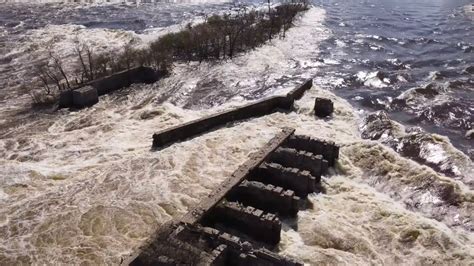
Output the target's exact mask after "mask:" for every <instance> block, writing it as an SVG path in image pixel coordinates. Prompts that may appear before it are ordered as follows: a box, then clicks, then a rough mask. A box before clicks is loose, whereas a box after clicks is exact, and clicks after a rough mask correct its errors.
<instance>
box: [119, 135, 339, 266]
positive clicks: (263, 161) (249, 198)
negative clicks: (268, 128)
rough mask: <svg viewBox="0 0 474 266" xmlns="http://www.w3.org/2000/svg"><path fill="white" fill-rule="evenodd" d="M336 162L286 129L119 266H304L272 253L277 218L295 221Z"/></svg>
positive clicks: (331, 153)
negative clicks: (307, 198) (291, 217)
mask: <svg viewBox="0 0 474 266" xmlns="http://www.w3.org/2000/svg"><path fill="white" fill-rule="evenodd" d="M338 156H339V147H338V146H337V145H335V144H334V143H332V142H327V141H324V140H319V139H314V138H309V137H305V136H297V135H294V129H291V128H285V129H283V130H282V131H281V132H280V133H279V134H277V135H276V136H275V137H274V138H273V139H272V140H270V141H269V142H268V143H267V144H266V145H264V146H263V147H262V148H261V149H260V150H259V151H258V152H256V153H253V154H252V155H251V156H250V158H249V159H248V160H247V161H246V162H245V163H243V164H242V165H241V166H239V167H238V168H237V170H236V171H235V172H234V173H233V174H232V175H231V176H230V177H229V178H228V179H226V180H225V181H224V182H223V183H222V184H221V185H220V186H218V187H217V188H216V189H215V190H214V191H213V192H212V193H210V194H209V196H208V197H206V198H204V199H203V200H202V201H201V202H200V203H199V205H198V206H196V207H195V208H193V209H191V210H190V211H189V212H188V213H186V214H185V215H184V216H182V217H180V218H178V219H176V220H173V221H170V222H168V223H166V224H164V225H162V226H161V228H160V229H159V230H158V231H157V232H156V233H155V234H154V235H153V236H152V237H151V238H150V239H149V240H148V241H147V243H146V245H144V246H143V247H142V248H141V249H140V250H138V251H137V252H136V253H135V254H133V255H132V256H131V257H130V258H128V259H127V260H125V261H124V263H125V264H129V265H134V266H138V265H302V263H300V262H298V261H296V260H294V259H292V258H288V257H283V256H280V255H278V254H276V253H274V252H272V251H271V250H273V249H274V248H275V247H276V245H277V244H278V243H279V242H280V233H281V228H282V220H281V218H282V217H287V216H296V215H297V212H298V210H299V209H300V206H302V203H303V201H305V199H306V196H307V195H308V193H312V192H315V191H316V188H317V187H318V186H319V185H320V184H319V183H320V177H321V175H324V174H326V171H327V167H328V166H332V165H334V164H335V160H336V159H337V158H338ZM275 160H277V161H275ZM295 162H297V163H295ZM313 165H317V166H316V167H313ZM323 165H326V167H323Z"/></svg>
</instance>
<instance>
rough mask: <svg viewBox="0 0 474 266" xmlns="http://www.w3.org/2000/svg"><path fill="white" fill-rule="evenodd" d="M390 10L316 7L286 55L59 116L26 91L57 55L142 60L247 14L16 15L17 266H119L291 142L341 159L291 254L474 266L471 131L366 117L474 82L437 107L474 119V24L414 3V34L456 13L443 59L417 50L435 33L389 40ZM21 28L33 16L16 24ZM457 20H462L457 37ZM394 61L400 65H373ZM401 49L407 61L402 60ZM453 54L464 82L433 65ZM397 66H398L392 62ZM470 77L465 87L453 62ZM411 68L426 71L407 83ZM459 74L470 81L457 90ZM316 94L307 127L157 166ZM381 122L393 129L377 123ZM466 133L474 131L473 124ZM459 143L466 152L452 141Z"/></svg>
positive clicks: (185, 67)
mask: <svg viewBox="0 0 474 266" xmlns="http://www.w3.org/2000/svg"><path fill="white" fill-rule="evenodd" d="M385 2H386V1H383V3H384V4H382V2H379V4H378V5H377V4H375V3H371V2H370V1H369V2H367V3H366V5H362V4H359V3H358V2H357V3H355V2H347V3H343V1H325V2H323V3H321V2H319V3H315V4H316V6H315V7H313V8H312V9H311V10H309V11H307V12H306V13H305V14H304V15H303V16H302V17H301V19H300V20H299V21H298V22H297V23H296V25H295V27H294V28H292V29H290V31H289V32H288V34H287V38H285V39H281V40H280V39H276V40H272V42H271V43H269V44H267V45H264V46H262V47H260V48H258V49H256V50H254V51H250V52H248V53H246V54H243V55H240V56H238V57H236V58H234V59H232V60H225V61H221V62H212V63H201V64H198V63H189V64H177V65H176V66H175V67H174V71H173V74H172V75H171V76H170V77H169V78H166V79H164V80H161V81H160V82H158V83H156V84H152V85H133V86H132V87H131V88H128V89H124V90H122V91H120V92H117V93H114V94H111V95H107V96H103V97H101V99H100V102H99V103H98V104H97V105H95V106H93V107H91V108H87V109H83V110H80V111H74V112H72V111H68V110H61V111H59V112H54V113H51V112H47V111H36V112H32V111H28V109H25V108H26V106H28V103H29V96H28V95H25V94H24V92H23V91H21V90H20V89H19V87H18V84H20V83H21V80H22V79H28V78H30V77H31V75H29V72H28V63H29V62H31V60H34V59H36V60H37V59H38V58H41V56H44V55H45V53H46V52H47V45H51V46H52V47H53V49H55V51H57V52H58V53H60V54H62V55H68V54H71V53H72V51H73V50H72V49H73V48H74V42H75V40H76V37H75V36H76V35H77V36H78V38H79V39H81V40H85V41H88V42H90V43H91V45H93V47H95V49H97V50H108V49H118V48H119V47H121V46H122V45H123V44H125V43H130V42H131V43H133V44H134V45H137V46H139V45H145V44H146V43H147V42H148V41H149V40H152V39H153V38H155V37H156V36H158V35H159V34H161V33H162V32H166V31H169V30H175V29H179V28H180V27H182V25H185V24H186V23H187V22H189V21H199V20H201V19H202V16H204V15H205V14H209V13H212V12H220V11H223V10H228V9H229V8H232V6H233V4H232V3H213V2H206V3H180V4H176V3H174V4H173V3H168V4H161V3H155V4H143V5H141V6H140V7H138V8H137V7H136V6H134V5H130V6H127V5H116V4H114V5H110V4H109V5H82V4H47V5H43V4H42V5H31V4H29V5H26V6H25V5H23V4H1V5H4V6H5V7H6V8H2V9H1V11H0V20H1V21H2V22H1V23H0V26H1V28H0V34H1V35H0V51H1V54H0V63H1V65H0V75H1V78H0V80H1V81H0V82H2V83H1V93H2V96H1V101H0V123H1V124H2V126H1V130H0V184H1V186H0V236H1V237H0V264H2V265H12V264H20V263H24V264H68V265H69V264H81V263H82V264H91V265H97V264H119V263H120V262H121V257H126V256H127V255H128V254H129V253H131V252H132V251H133V250H135V249H136V248H137V247H139V246H140V245H141V244H142V243H143V241H144V240H145V239H146V237H148V236H149V235H150V233H151V232H153V230H155V229H156V228H157V227H158V226H159V225H160V224H162V223H163V222H165V221H167V220H169V219H172V218H173V217H176V216H177V215H180V214H183V213H185V212H186V210H187V209H188V208H189V207H190V206H193V205H194V204H196V203H197V202H199V200H200V199H201V198H203V197H205V196H206V195H207V194H208V193H210V192H211V191H212V189H214V188H215V187H217V186H218V185H219V183H220V182H221V181H223V180H224V179H225V178H226V177H228V176H229V175H230V173H232V172H233V171H234V170H235V169H236V168H237V166H238V165H239V164H240V163H242V162H244V161H245V160H246V158H247V155H248V154H249V153H251V152H253V151H255V150H257V149H258V148H259V147H260V146H261V145H263V144H264V143H265V142H266V141H268V140H269V139H270V138H271V137H272V136H273V135H274V134H275V133H276V132H278V131H279V130H280V128H281V127H283V126H291V127H295V128H296V129H297V133H301V134H306V135H311V136H316V137H321V138H326V139H331V140H333V141H335V142H337V143H338V144H340V145H341V156H340V157H341V158H340V159H339V162H338V165H337V167H336V169H335V170H334V171H333V172H332V173H331V175H330V176H327V177H325V178H324V181H323V185H324V187H325V189H326V192H325V193H323V194H314V195H310V197H309V200H310V201H311V202H312V205H313V208H312V209H308V210H305V211H301V212H299V217H298V219H297V221H286V224H285V226H284V227H285V228H284V230H283V232H282V242H281V243H280V245H279V247H278V252H280V253H282V254H285V255H288V256H292V257H295V258H297V259H299V260H302V261H304V262H305V263H307V264H312V265H314V264H321V263H322V264H350V265H354V264H359V265H367V264H369V263H372V264H432V263H434V264H448V263H452V264H463V265H469V264H470V263H473V262H474V234H473V230H474V216H473V215H474V191H473V190H474V189H473V184H474V181H473V176H474V171H473V167H474V166H473V163H472V160H471V158H469V156H468V155H466V153H468V152H469V149H472V142H469V140H467V139H463V138H461V137H464V136H462V135H463V134H464V133H465V132H464V131H468V130H470V129H471V128H469V127H455V128H454V129H453V128H451V127H450V126H449V125H448V126H446V125H445V124H444V123H436V121H435V120H429V119H428V120H426V121H425V122H423V123H422V122H414V121H415V120H413V119H412V118H413V117H417V114H418V113H417V112H416V110H417V109H416V108H419V109H420V110H425V109H426V108H428V109H429V108H433V106H434V105H433V104H431V105H430V102H429V101H428V100H426V99H423V100H418V101H420V102H422V104H421V105H415V104H414V103H412V102H411V103H408V104H406V105H404V107H403V108H401V109H395V108H391V107H390V106H392V105H393V104H395V103H393V102H395V101H392V102H387V104H385V105H383V106H388V107H383V108H378V107H377V108H375V107H374V105H370V104H360V103H361V102H362V103H363V102H378V100H380V101H384V100H386V99H388V98H387V97H392V99H395V98H396V97H398V96H399V95H401V94H405V95H406V94H409V93H410V91H413V90H412V88H418V87H420V86H422V85H424V84H425V82H428V83H429V84H432V83H433V84H434V85H432V86H435V87H436V88H438V86H439V85H440V84H445V83H448V84H450V83H452V82H455V81H460V82H461V83H462V85H460V87H459V88H457V89H456V90H455V91H454V92H452V91H450V90H446V91H442V92H439V93H438V94H436V95H435V96H434V97H435V98H436V97H445V96H446V97H447V98H449V99H451V100H452V101H453V102H455V103H459V104H460V105H461V107H462V108H461V107H460V108H461V109H462V110H464V112H471V111H472V110H471V109H469V108H472V102H473V100H472V97H471V96H472V86H471V87H470V86H469V84H472V75H471V74H469V73H464V72H460V71H461V69H462V70H465V69H466V68H467V67H469V65H472V62H473V61H472V49H471V51H467V52H466V49H468V48H466V49H464V48H462V47H464V46H469V47H472V45H473V41H472V40H470V39H469V38H472V35H469V34H468V33H469V32H468V31H471V33H472V24H470V23H472V21H471V20H469V16H468V15H467V13H466V12H462V11H463V10H465V6H466V5H467V3H464V2H463V1H434V2H433V1H424V2H423V3H424V4H426V5H422V4H419V6H418V4H415V6H413V5H409V4H408V3H405V2H404V1H398V0H397V1H392V2H393V3H397V2H398V5H396V4H394V5H395V6H398V9H397V8H395V7H393V6H391V7H393V8H391V10H392V11H391V14H392V16H394V17H397V16H399V17H400V21H401V22H404V21H408V20H405V19H404V18H405V17H406V18H409V19H413V18H418V19H420V20H422V22H419V21H418V22H419V23H426V24H427V25H428V24H429V23H428V22H426V21H425V20H428V19H429V18H427V17H430V16H428V15H429V14H428V15H426V13H429V11H430V10H431V12H432V11H433V10H434V9H436V8H438V9H439V10H441V11H439V12H440V13H436V14H437V15H439V16H434V15H431V16H432V19H433V20H434V21H436V20H437V19H441V16H443V18H444V20H443V21H444V22H443V23H445V24H440V25H441V26H439V27H441V28H443V29H453V31H454V32H456V34H458V35H456V34H454V36H452V37H451V38H449V37H447V36H443V34H451V32H450V31H449V30H448V31H441V34H439V35H440V37H439V38H441V39H443V40H444V42H443V45H444V46H448V47H450V48H447V52H443V51H445V50H443V49H441V50H439V48H440V47H439V46H438V44H437V42H436V41H432V42H430V41H426V42H425V43H426V46H423V45H422V44H421V43H417V41H416V40H415V39H416V38H417V37H416V36H418V35H420V36H423V32H417V31H416V29H415V27H417V24H416V22H407V23H406V24H403V27H407V28H409V29H410V27H411V31H413V32H411V33H410V32H409V30H408V29H405V30H402V29H397V28H394V27H392V24H391V23H388V22H384V23H386V24H387V25H386V26H385V27H386V28H390V29H391V31H388V30H387V29H385V30H384V28H383V23H382V24H379V23H377V22H375V21H380V19H381V18H386V19H390V17H389V16H387V15H386V16H383V14H377V11H378V10H379V9H378V8H381V7H383V5H385ZM428 2H429V3H428ZM253 5H257V6H258V4H255V3H254V4H253ZM372 5H374V6H373V7H372ZM380 5H382V6H380ZM2 7H3V6H2ZM423 7H424V8H425V9H421V8H423ZM370 8H373V9H370ZM410 8H414V9H416V10H418V11H417V12H418V13H416V12H414V13H411V12H413V10H412V11H410ZM351 9H352V10H351ZM388 9H389V7H387V10H388ZM5 10H8V12H4V11H5ZM371 10H372V11H371ZM20 11H21V12H24V15H23V16H22V15H20V14H19V15H17V16H12V14H14V13H15V12H17V13H18V12H20ZM351 11H352V12H353V13H351ZM422 11H424V12H425V13H422ZM448 11H449V12H448ZM363 12H366V13H367V14H376V15H377V17H380V19H378V20H375V21H374V20H373V17H371V16H368V15H367V18H366V19H365V20H364V19H362V20H357V19H356V17H357V16H358V15H357V14H359V15H360V14H361V13H363ZM450 12H451V13H450ZM22 14H23V13H22ZM28 14H31V15H28ZM41 14H50V16H51V18H50V19H48V17H47V16H41ZM55 14H56V15H55ZM351 14H352V15H351ZM422 14H425V15H426V16H423V17H422ZM445 14H446V16H449V14H454V15H452V17H451V19H449V18H447V17H444V15H445ZM349 16H354V17H353V18H351V19H348V17H349ZM35 18H37V19H35ZM391 19H393V17H392V18H391ZM135 20H136V21H139V23H136V25H138V26H135V24H133V21H135ZM5 21H8V23H10V24H8V23H4V22H5ZM361 21H363V22H361ZM371 21H372V22H371ZM356 22H357V23H356ZM16 23H17V24H16ZM360 23H365V24H364V25H363V26H361V24H360ZM450 23H454V24H450ZM458 23H459V24H458ZM371 24H375V26H374V25H371ZM433 25H435V23H433ZM459 25H461V26H459ZM339 27H340V28H339ZM400 27H402V26H400ZM403 27H402V28H403ZM427 27H431V24H429V26H427ZM433 27H434V26H433ZM376 30H377V31H379V32H378V33H374V32H373V31H376ZM387 32H388V33H390V32H392V34H393V35H395V34H396V32H403V33H404V34H401V35H399V36H396V38H397V41H396V42H397V43H398V42H406V43H409V42H410V40H411V39H413V40H412V42H413V43H412V44H410V45H411V46H410V47H412V48H409V49H413V51H419V52H420V53H421V54H424V56H421V55H418V54H416V55H412V56H411V57H410V56H409V55H407V54H404V52H403V50H401V49H402V48H400V47H398V46H401V47H403V44H393V43H392V42H391V41H390V40H388V38H392V37H390V36H391V35H390V36H389V34H388V33H387ZM446 32H448V33H446ZM357 34H360V36H359V35H357ZM363 34H366V35H368V34H370V35H374V34H375V35H377V36H378V37H374V36H372V37H368V36H365V35H364V36H362V35H363ZM404 36H405V37H404ZM455 36H458V37H455ZM379 38H382V39H383V40H381V41H378V40H377V39H379ZM384 38H387V40H384ZM394 38H395V37H394ZM424 38H426V37H424ZM456 38H459V39H462V41H461V42H463V44H462V45H461V47H459V49H458V48H456V46H455V47H454V48H453V47H451V46H450V45H451V44H452V42H458V40H457V39H456ZM434 40H437V39H436V38H435V39H434ZM394 42H395V41H394ZM420 42H422V41H420ZM376 43H378V44H377V45H378V47H381V49H383V50H385V51H386V53H383V52H381V51H379V50H378V49H372V48H370V47H371V46H374V45H375V44H376ZM390 45H394V46H395V47H398V48H397V49H400V51H398V50H397V49H396V50H397V51H398V52H397V53H395V54H390V52H388V50H389V49H388V48H387V47H388V46H390ZM443 45H442V46H443ZM374 47H375V46H374ZM390 47H392V46H390ZM413 47H417V48H413ZM421 48H423V49H426V53H423V51H420V50H419V49H421ZM394 49H395V48H394ZM407 49H408V48H407ZM456 49H458V50H456ZM431 50H433V51H431ZM405 51H406V50H405ZM428 51H429V52H428ZM436 53H442V56H445V57H446V58H447V59H443V61H444V60H446V64H448V66H445V65H444V64H434V63H432V64H430V63H428V62H425V61H424V60H427V56H429V57H430V58H434V57H435V56H434V54H436ZM386 54H389V56H390V58H392V59H393V60H392V61H393V62H394V63H391V61H386V59H387V57H386V56H387V55H386ZM356 55H357V56H356ZM408 57H410V58H411V59H408ZM358 58H359V59H360V60H361V61H358ZM364 58H365V59H366V60H367V62H366V63H363V61H362V60H364ZM440 58H441V57H440ZM458 59H460V63H459V64H457V65H455V66H454V68H453V69H452V71H451V70H450V68H449V66H450V63H449V62H451V61H452V62H454V61H456V60H458ZM440 60H441V59H440ZM387 62H388V63H387ZM396 62H400V64H402V65H405V66H406V65H410V68H406V67H400V69H394V67H393V64H396ZM418 64H420V66H419V67H416V66H417V65H418ZM453 64H454V63H453ZM421 65H423V66H421ZM446 69H448V70H449V71H451V72H453V73H455V74H452V75H444V74H443V73H444V71H446ZM336 70H337V71H336ZM377 71H378V72H379V73H382V74H378V73H374V72H377ZM399 71H402V72H399ZM449 71H448V72H449ZM431 72H439V73H438V74H437V73H433V74H432V75H444V77H443V79H441V80H443V81H438V79H434V78H432V77H431V76H430V77H429V78H428V76H429V73H431ZM451 72H450V73H451ZM462 73H464V74H462ZM425 75H428V76H425ZM372 76H373V77H372ZM397 76H400V78H398V77H397ZM311 77H313V78H315V80H316V83H317V85H316V86H315V88H313V89H312V90H310V91H309V92H308V93H307V94H305V96H304V97H303V98H302V99H301V100H300V101H297V102H296V110H295V111H294V112H291V113H275V114H271V115H268V116H265V117H261V118H256V119H251V120H248V121H243V122H241V123H237V124H236V125H234V126H229V127H225V128H221V129H219V130H216V131H213V132H210V133H208V134H204V135H202V136H199V137H197V138H194V139H192V140H188V141H185V142H182V143H178V144H174V145H172V146H170V147H167V148H165V149H163V150H161V151H151V150H150V148H151V136H152V134H153V132H155V131H157V130H160V129H163V128H167V127H171V126H173V125H177V124H179V123H182V122H186V121H189V120H192V119H195V118H199V117H202V116H204V115H206V114H210V113H215V112H217V111H220V110H225V109H228V108H232V107H234V106H239V105H242V104H245V103H248V102H250V101H253V100H257V99H260V98H262V97H265V96H270V95H277V94H284V93H285V92H287V91H288V90H289V89H291V88H293V87H294V85H295V84H298V83H299V82H301V81H302V80H304V79H306V78H311ZM401 77H403V78H404V79H405V80H406V81H403V82H402V81H400V80H401ZM425 78H426V79H425ZM402 83H403V84H404V85H403V86H402V85H399V84H402ZM338 84H339V85H338ZM381 84H385V85H384V86H381ZM429 84H428V85H429ZM447 86H448V85H447ZM423 89H426V88H425V87H423ZM462 93H464V94H462ZM462 95H465V97H461V96H462ZM316 96H323V97H328V98H331V99H332V100H333V101H334V102H335V113H334V115H333V117H331V118H330V119H318V118H316V117H315V116H314V115H313V114H312V112H311V111H312V107H313V101H314V97H316ZM423 97H425V96H423ZM456 97H457V98H456ZM470 97H471V98H470ZM377 99H378V100H377ZM433 103H436V101H434V102H433ZM435 105H436V104H435ZM375 109H377V110H379V109H382V110H384V111H386V112H387V113H386V114H384V113H378V114H374V115H373V116H371V117H367V114H368V113H369V112H371V111H373V110H375ZM414 110H415V111H414ZM445 112H450V111H443V112H442V114H444V113H445ZM400 114H403V115H400ZM434 114H436V113H434ZM466 114H467V113H466ZM450 117H451V116H450ZM405 118H410V119H405ZM454 118H456V119H457V118H458V117H457V116H456V115H455V116H454ZM454 118H452V119H453V121H454ZM440 119H442V120H443V121H445V119H444V118H440ZM459 119H464V120H463V121H466V123H472V115H471V117H469V116H466V117H464V118H461V117H459ZM469 119H471V120H469ZM408 120H410V122H408ZM416 121H418V120H416ZM430 121H431V122H430ZM469 121H470V122H469ZM448 124H449V123H448ZM467 125H469V124H467ZM413 126H420V127H421V128H413ZM470 126H471V127H472V124H471V125H470ZM443 132H449V134H448V133H446V134H444V135H437V134H434V133H438V134H443ZM461 133H462V134H461ZM456 136H458V137H456ZM453 144H454V145H453ZM295 228H297V230H295Z"/></svg>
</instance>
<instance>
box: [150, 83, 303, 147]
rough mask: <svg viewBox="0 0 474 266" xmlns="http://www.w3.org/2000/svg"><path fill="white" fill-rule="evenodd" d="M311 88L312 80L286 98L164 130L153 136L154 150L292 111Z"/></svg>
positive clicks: (268, 99)
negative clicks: (228, 124) (248, 121)
mask: <svg viewBox="0 0 474 266" xmlns="http://www.w3.org/2000/svg"><path fill="white" fill-rule="evenodd" d="M311 86H312V80H308V81H306V82H305V83H304V84H303V85H301V86H299V87H297V88H295V89H294V90H292V91H291V92H289V93H288V94H287V95H286V96H274V97H270V98H267V99H264V100H260V101H257V102H254V103H250V104H247V105H244V106H242V107H239V108H236V109H233V110H229V111H224V112H221V113H218V114H215V115H210V116H207V117H204V118H200V119H197V120H193V121H190V122H187V123H185V124H181V125H178V126H174V127H172V128H168V129H164V130H162V131H159V132H157V133H155V134H153V148H155V149H156V148H160V147H163V146H166V145H169V144H172V143H174V142H178V141H183V140H185V139H188V138H191V137H194V136H196V135H199V134H202V133H204V132H207V131H209V130H211V129H213V128H216V127H219V126H223V125H225V124H227V123H231V122H235V121H238V120H244V119H248V118H252V117H258V116H263V115H266V114H270V113H273V112H276V111H278V110H290V109H291V108H292V107H293V102H294V101H295V99H299V98H300V97H301V96H302V95H303V93H304V92H305V91H306V90H308V89H309V88H311Z"/></svg>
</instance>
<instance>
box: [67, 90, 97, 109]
mask: <svg viewBox="0 0 474 266" xmlns="http://www.w3.org/2000/svg"><path fill="white" fill-rule="evenodd" d="M72 102H73V105H74V106H75V107H78V108H82V107H87V106H92V105H94V104H96V103H97V102H99V95H98V94H97V89H95V88H94V87H92V86H85V87H82V88H79V89H76V90H73V91H72Z"/></svg>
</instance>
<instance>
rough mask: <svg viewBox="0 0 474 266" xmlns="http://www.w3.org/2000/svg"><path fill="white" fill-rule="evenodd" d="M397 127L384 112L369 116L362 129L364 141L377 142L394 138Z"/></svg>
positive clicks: (365, 119)
mask: <svg viewBox="0 0 474 266" xmlns="http://www.w3.org/2000/svg"><path fill="white" fill-rule="evenodd" d="M395 128H396V127H395V125H394V124H393V123H392V121H391V120H390V118H388V115H387V113H386V112H384V111H378V112H375V113H371V114H369V115H367V116H366V117H365V118H364V120H363V122H362V126H361V128H360V130H361V135H362V138H363V139H371V140H377V139H380V138H382V137H383V138H387V137H391V136H393V131H394V130H395Z"/></svg>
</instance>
